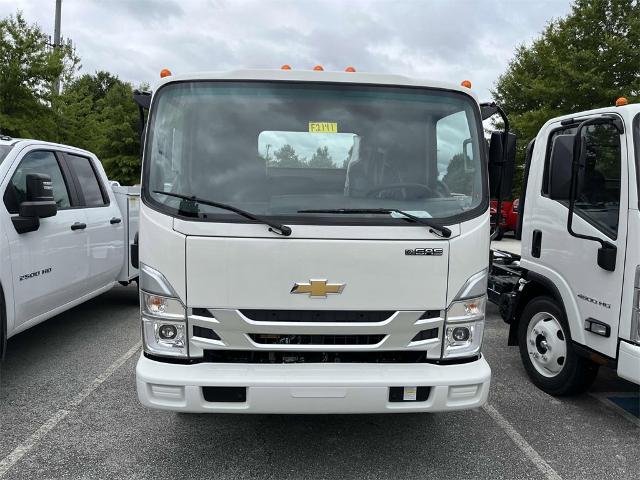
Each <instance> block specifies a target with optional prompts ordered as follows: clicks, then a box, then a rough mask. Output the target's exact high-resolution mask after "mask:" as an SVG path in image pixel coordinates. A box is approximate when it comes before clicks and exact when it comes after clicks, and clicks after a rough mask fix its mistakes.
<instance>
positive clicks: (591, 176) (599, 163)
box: [575, 124, 621, 237]
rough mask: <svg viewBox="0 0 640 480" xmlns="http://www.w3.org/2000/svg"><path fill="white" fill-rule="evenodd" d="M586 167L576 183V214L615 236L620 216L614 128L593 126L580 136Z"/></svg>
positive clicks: (618, 158)
mask: <svg viewBox="0 0 640 480" xmlns="http://www.w3.org/2000/svg"><path fill="white" fill-rule="evenodd" d="M583 148H584V149H585V151H586V161H585V168H584V170H583V172H582V175H581V176H580V178H579V181H578V191H577V195H576V207H575V208H576V212H578V213H581V214H582V215H583V216H584V217H586V218H588V219H589V220H590V221H591V222H592V223H595V224H596V226H597V227H598V228H600V229H603V230H604V231H605V233H609V234H611V235H612V236H614V237H615V236H616V234H617V232H618V218H619V214H620V162H621V151H620V134H619V133H618V131H617V130H616V128H615V127H614V126H613V125H607V124H604V125H592V126H590V127H587V128H586V131H585V132H584V137H583Z"/></svg>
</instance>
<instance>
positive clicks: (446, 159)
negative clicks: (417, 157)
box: [436, 110, 480, 195]
mask: <svg viewBox="0 0 640 480" xmlns="http://www.w3.org/2000/svg"><path fill="white" fill-rule="evenodd" d="M470 123H471V122H470V119H469V118H468V116H467V112H465V111H464V110H463V111H459V112H456V113H453V114H450V115H448V116H446V117H443V118H441V119H439V120H438V121H437V123H436V143H437V165H438V179H439V180H441V181H442V182H444V183H445V184H446V185H447V187H448V188H449V190H451V192H453V193H461V194H465V195H472V194H473V192H477V191H479V180H480V176H479V175H477V174H476V162H477V159H476V158H474V157H475V155H474V145H473V140H472V139H471V132H470V131H469V124H470Z"/></svg>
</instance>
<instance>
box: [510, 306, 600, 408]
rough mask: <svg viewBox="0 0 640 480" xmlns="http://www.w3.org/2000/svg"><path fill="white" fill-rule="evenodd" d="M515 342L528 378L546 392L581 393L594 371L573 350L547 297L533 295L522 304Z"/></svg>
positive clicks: (562, 322) (558, 311) (560, 315)
mask: <svg viewBox="0 0 640 480" xmlns="http://www.w3.org/2000/svg"><path fill="white" fill-rule="evenodd" d="M518 344H519V346H520V357H521V358H522V363H523V364H524V368H525V370H526V371H527V374H528V375H529V378H531V381H532V382H533V383H534V384H535V385H536V386H538V387H539V388H540V389H541V390H544V391H545V392H547V393H548V394H550V395H556V396H561V395H573V394H576V393H580V392H583V391H584V390H586V389H587V388H588V387H589V386H590V385H591V383H593V381H594V379H595V378H596V375H597V374H598V364H596V363H594V362H592V361H591V360H588V359H586V358H584V357H581V356H579V355H578V354H577V353H576V351H575V349H574V348H573V344H572V343H571V334H570V332H569V327H568V324H567V320H566V318H565V316H564V312H563V311H562V309H561V308H560V306H559V305H558V303H557V302H556V301H555V300H554V299H553V298H551V297H537V298H534V299H533V300H531V301H530V302H529V303H528V304H527V305H526V306H525V308H524V310H523V312H522V315H521V317H520V323H519V327H518Z"/></svg>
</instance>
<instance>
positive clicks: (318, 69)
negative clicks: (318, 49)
mask: <svg viewBox="0 0 640 480" xmlns="http://www.w3.org/2000/svg"><path fill="white" fill-rule="evenodd" d="M313 69H314V70H315V71H316V72H322V71H324V68H323V67H322V65H316V66H315V67H313Z"/></svg>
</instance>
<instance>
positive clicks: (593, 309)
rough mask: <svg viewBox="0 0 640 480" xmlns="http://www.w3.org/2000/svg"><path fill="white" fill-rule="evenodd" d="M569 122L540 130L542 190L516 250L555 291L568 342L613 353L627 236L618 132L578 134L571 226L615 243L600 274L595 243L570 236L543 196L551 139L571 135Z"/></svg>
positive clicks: (622, 142) (563, 207) (560, 205)
mask: <svg viewBox="0 0 640 480" xmlns="http://www.w3.org/2000/svg"><path fill="white" fill-rule="evenodd" d="M576 126H577V125H568V126H567V125H564V126H561V125H560V124H559V123H558V124H555V127H554V125H552V126H551V127H550V128H549V130H548V131H547V133H546V140H547V142H546V143H547V148H545V149H544V151H545V168H544V174H543V177H542V178H541V182H540V183H538V185H539V186H540V187H541V190H542V191H541V195H539V196H538V197H537V199H536V200H535V203H534V206H532V213H533V214H532V215H531V217H530V220H529V221H528V223H529V226H528V228H526V235H528V238H527V239H526V240H525V237H524V234H523V249H530V250H528V251H526V253H525V252H524V251H523V253H524V254H526V255H527V257H528V258H527V264H528V263H529V262H531V263H534V264H536V265H537V268H535V269H534V270H535V271H536V272H538V273H541V274H543V275H544V276H545V277H547V278H548V279H549V280H551V281H552V282H553V284H554V285H555V286H556V287H557V288H558V290H559V291H560V293H561V294H562V297H563V302H564V307H565V310H566V313H567V317H568V318H567V320H568V321H569V326H570V329H571V336H572V339H573V340H574V341H576V342H578V343H580V344H583V345H586V346H588V347H590V348H593V349H594V350H597V351H599V352H602V353H604V354H605V355H607V356H609V357H612V358H615V357H616V348H617V337H618V323H619V317H620V307H621V299H622V284H623V277H624V266H625V254H626V238H627V215H626V212H627V206H628V198H627V194H628V190H627V187H626V186H627V185H628V180H627V177H628V172H627V164H626V161H623V159H626V158H627V144H626V137H625V135H624V134H620V133H619V132H618V130H617V129H616V128H615V127H614V126H613V125H612V124H599V125H591V126H588V127H586V128H585V129H584V131H583V134H584V136H583V142H584V146H585V148H586V152H587V154H586V155H587V156H586V166H585V168H584V171H583V175H582V176H581V179H580V182H579V186H578V191H577V196H576V204H575V211H574V215H573V231H574V232H575V233H578V234H582V235H588V236H591V237H596V238H599V239H601V240H603V241H606V242H608V243H609V244H612V245H614V246H615V247H616V251H617V253H616V264H615V269H614V270H613V271H608V270H605V269H603V268H602V267H600V266H599V265H598V249H599V248H600V246H601V244H600V243H599V242H597V241H593V240H588V239H583V238H577V237H575V236H573V235H571V234H570V233H569V231H568V229H567V216H568V205H567V202H565V201H556V200H552V199H550V198H549V196H548V191H549V190H548V182H549V179H548V176H549V175H548V172H549V157H550V154H551V150H552V148H553V142H554V140H555V138H556V137H557V136H558V135H562V134H574V133H575V130H576ZM537 160H541V159H540V158H538V159H537ZM566 161H567V162H571V158H567V159H566ZM533 196H534V195H532V197H533ZM532 203H533V202H532ZM525 208H527V209H528V208H529V206H528V205H527V207H525ZM525 265H526V264H525V263H524V262H523V266H525ZM593 322H595V323H596V324H599V325H600V327H596V330H598V331H599V332H600V333H599V334H598V333H594V332H593V331H590V330H591V329H593V327H592V326H591V324H592V323H593Z"/></svg>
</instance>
